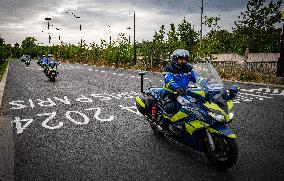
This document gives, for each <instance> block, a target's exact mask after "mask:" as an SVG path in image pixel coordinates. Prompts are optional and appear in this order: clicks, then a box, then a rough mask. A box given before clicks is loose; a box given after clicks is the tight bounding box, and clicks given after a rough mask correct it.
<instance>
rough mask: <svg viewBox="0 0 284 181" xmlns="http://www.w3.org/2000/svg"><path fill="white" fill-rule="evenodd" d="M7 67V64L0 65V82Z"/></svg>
mask: <svg viewBox="0 0 284 181" xmlns="http://www.w3.org/2000/svg"><path fill="white" fill-rule="evenodd" d="M7 66H8V62H1V64H0V80H2V77H3V75H4V73H5V71H6V68H7Z"/></svg>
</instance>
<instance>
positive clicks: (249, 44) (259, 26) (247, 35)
mask: <svg viewBox="0 0 284 181" xmlns="http://www.w3.org/2000/svg"><path fill="white" fill-rule="evenodd" d="M282 3H283V0H277V2H275V3H274V2H273V1H271V2H269V3H265V0H250V1H249V2H248V4H247V10H246V11H245V12H241V16H239V17H238V18H239V20H238V21H235V25H236V28H235V29H234V34H239V35H236V37H238V36H241V37H244V39H243V40H244V41H243V42H239V43H241V44H242V43H246V45H245V46H244V45H240V46H241V47H244V49H242V50H241V52H242V53H244V52H245V49H246V48H249V51H250V52H255V53H257V52H279V39H280V34H279V30H277V29H276V28H275V24H276V23H279V22H281V12H280V7H281V5H282ZM269 40H273V41H269ZM274 40H276V41H274Z"/></svg>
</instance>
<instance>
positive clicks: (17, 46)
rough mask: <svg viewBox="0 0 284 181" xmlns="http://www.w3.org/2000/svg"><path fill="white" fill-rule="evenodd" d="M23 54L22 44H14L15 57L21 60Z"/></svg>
mask: <svg viewBox="0 0 284 181" xmlns="http://www.w3.org/2000/svg"><path fill="white" fill-rule="evenodd" d="M21 54H22V52H21V47H20V44H19V43H18V42H16V43H15V44H14V47H13V57H15V58H19V57H20V56H21Z"/></svg>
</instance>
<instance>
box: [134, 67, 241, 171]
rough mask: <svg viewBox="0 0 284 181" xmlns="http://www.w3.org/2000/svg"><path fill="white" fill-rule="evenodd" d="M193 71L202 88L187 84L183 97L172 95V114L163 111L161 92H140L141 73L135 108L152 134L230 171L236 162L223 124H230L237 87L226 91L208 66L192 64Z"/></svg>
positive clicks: (233, 140) (233, 141)
mask: <svg viewBox="0 0 284 181" xmlns="http://www.w3.org/2000/svg"><path fill="white" fill-rule="evenodd" d="M194 70H195V71H196V72H197V74H198V75H199V76H201V77H203V78H204V79H205V80H206V85H200V84H198V83H197V84H189V85H188V88H187V90H186V91H185V95H178V94H177V93H176V92H172V93H171V95H174V96H175V98H176V99H175V101H176V103H175V105H176V107H177V108H178V109H177V110H178V111H177V112H176V113H168V112H167V111H166V107H167V105H168V104H169V99H167V96H165V95H164V94H161V92H163V91H162V90H164V89H163V88H160V87H153V86H150V87H148V88H146V89H145V90H143V76H144V75H145V73H144V72H140V73H139V74H140V76H141V94H140V95H139V96H138V97H136V98H135V102H136V107H137V109H138V111H139V112H140V113H141V114H142V115H143V116H144V117H145V118H146V120H147V121H148V122H149V123H150V127H151V128H152V129H153V131H154V133H156V134H158V135H160V136H165V137H167V138H171V139H173V140H175V141H177V142H179V143H182V144H184V145H186V146H188V147H190V148H192V149H194V150H196V151H199V152H202V153H204V155H205V157H206V158H207V160H208V161H209V163H210V164H211V165H213V166H215V167H216V168H219V169H227V168H230V167H232V166H233V165H234V164H235V163H236V161H237V158H238V146H237V142H236V135H235V134H234V133H232V131H231V129H230V128H228V127H227V124H228V123H230V122H232V120H233V117H234V110H233V99H234V98H235V97H236V95H237V93H238V91H239V90H240V87H239V86H238V85H233V86H231V88H230V89H229V90H226V89H225V88H224V84H223V82H222V79H221V78H220V77H219V75H218V73H217V71H216V70H215V68H214V67H213V66H212V65H211V64H210V63H198V64H195V65H194ZM170 101H172V100H170ZM165 123H167V124H165Z"/></svg>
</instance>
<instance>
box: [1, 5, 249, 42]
mask: <svg viewBox="0 0 284 181" xmlns="http://www.w3.org/2000/svg"><path fill="white" fill-rule="evenodd" d="M200 2H201V1H200V0H175V1H173V0H71V1H70V0H60V1H57V0H41V1H38V0H1V1H0V5H1V6H0V7H1V9H0V32H1V36H2V37H3V38H4V39H5V41H6V42H8V43H12V44H14V43H15V42H16V41H17V42H21V41H22V40H23V39H24V38H25V37H26V36H33V37H35V38H36V39H37V40H38V42H42V43H44V44H48V38H47V37H48V33H49V34H50V35H51V36H52V43H55V44H58V43H60V41H59V40H58V36H59V35H60V36H61V39H62V40H63V41H66V42H68V43H69V42H70V43H77V42H79V41H80V39H81V38H82V39H86V41H87V42H88V43H91V42H93V41H95V42H97V43H98V42H100V39H101V38H103V39H106V40H108V39H109V36H112V39H113V40H114V39H116V38H117V35H118V34H119V33H125V34H126V35H127V36H128V35H131V39H132V40H133V32H132V31H133V24H134V22H133V11H134V10H135V12H136V39H137V40H138V41H141V40H142V39H145V40H147V39H152V37H153V35H154V31H158V30H159V28H160V26H161V25H162V24H164V25H165V26H166V30H167V28H169V24H170V23H174V24H175V25H176V26H177V25H178V24H179V23H180V22H181V21H182V19H183V17H185V18H186V20H188V21H189V22H191V23H192V24H193V25H194V27H195V29H196V31H199V24H200ZM245 6H246V0H204V15H207V16H218V15H219V14H220V15H221V22H220V25H221V28H223V27H225V28H226V29H227V28H228V29H230V28H231V27H232V25H233V21H234V20H236V16H237V15H238V14H239V13H240V11H241V10H243V8H245ZM66 11H68V12H69V13H66ZM72 12H73V15H72ZM74 14H75V15H76V16H80V18H75V17H74ZM45 17H51V18H52V20H51V21H50V24H51V25H53V26H51V28H50V29H49V30H47V22H46V21H45V20H44V18H45ZM80 24H81V25H82V30H81V31H80V30H79V26H80ZM108 25H110V27H109V26H108ZM127 27H131V28H132V29H131V30H127ZM56 28H58V29H59V30H56ZM42 31H43V32H42ZM205 32H206V29H205Z"/></svg>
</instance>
